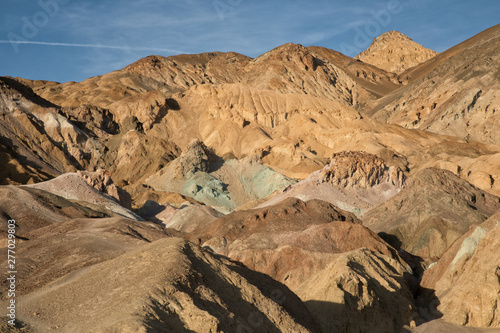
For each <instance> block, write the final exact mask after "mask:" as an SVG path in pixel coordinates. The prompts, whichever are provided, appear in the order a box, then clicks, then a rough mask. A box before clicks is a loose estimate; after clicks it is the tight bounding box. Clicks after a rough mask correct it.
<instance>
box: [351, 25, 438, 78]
mask: <svg viewBox="0 0 500 333" xmlns="http://www.w3.org/2000/svg"><path fill="white" fill-rule="evenodd" d="M436 54H437V52H435V51H433V50H430V49H428V48H425V47H423V46H422V45H420V44H418V43H416V42H414V41H413V40H412V39H411V38H410V37H408V36H406V35H405V34H402V33H401V32H399V31H388V32H386V33H384V34H382V35H380V36H378V37H376V38H374V39H373V43H372V45H370V47H369V48H368V49H366V50H365V51H363V52H361V53H360V54H358V55H357V56H356V57H355V58H356V59H359V60H361V61H364V62H366V63H369V64H371V65H374V66H377V67H379V68H382V69H385V70H386V71H389V72H393V73H397V74H399V73H402V72H404V71H405V70H407V69H409V68H412V67H414V66H416V65H418V64H420V63H422V62H424V61H427V60H429V59H430V58H432V57H434V56H435V55H436Z"/></svg>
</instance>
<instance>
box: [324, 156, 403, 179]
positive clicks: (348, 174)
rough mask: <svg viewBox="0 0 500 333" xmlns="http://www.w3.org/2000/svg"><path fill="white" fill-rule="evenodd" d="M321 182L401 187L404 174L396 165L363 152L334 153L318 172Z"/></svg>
mask: <svg viewBox="0 0 500 333" xmlns="http://www.w3.org/2000/svg"><path fill="white" fill-rule="evenodd" d="M320 178H321V181H322V182H329V183H332V184H334V185H337V186H341V187H349V188H352V187H359V188H368V187H374V186H376V185H380V184H382V183H388V184H392V185H394V186H396V187H400V188H402V187H403V184H404V180H405V178H406V177H405V175H404V174H403V171H402V170H401V169H399V168H398V167H389V166H387V165H386V164H385V163H384V161H383V160H382V159H380V158H379V157H377V156H374V155H371V154H367V153H364V152H352V151H346V152H341V153H337V154H334V155H333V157H332V160H331V162H330V164H328V165H327V166H326V167H324V168H323V169H322V170H321V172H320Z"/></svg>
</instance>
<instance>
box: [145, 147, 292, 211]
mask: <svg viewBox="0 0 500 333" xmlns="http://www.w3.org/2000/svg"><path fill="white" fill-rule="evenodd" d="M294 182H295V180H293V179H291V178H288V177H286V176H284V175H282V174H280V173H278V172H276V171H274V170H272V169H271V168H269V167H267V166H264V165H263V164H262V162H261V161H260V160H259V159H258V157H257V156H249V157H247V158H245V159H242V160H236V159H231V160H227V161H226V160H224V159H223V158H221V157H219V156H217V155H216V154H215V153H214V152H213V150H212V149H211V148H209V147H207V146H206V145H205V144H204V143H203V142H201V141H199V140H194V141H192V142H191V143H190V144H189V145H188V147H187V148H186V149H185V150H184V151H183V152H182V154H181V155H180V156H179V157H178V158H177V159H176V160H174V161H172V162H171V163H170V164H168V165H167V166H166V167H164V168H163V169H162V170H160V171H159V172H157V173H156V174H154V175H152V176H151V177H149V178H148V179H146V183H147V184H148V185H150V186H151V187H153V188H154V189H156V190H160V191H169V192H176V193H180V194H182V195H186V196H189V197H192V198H194V199H195V200H197V201H200V202H203V203H205V204H208V205H211V206H215V207H219V209H221V210H223V211H227V210H232V209H234V208H236V207H238V206H239V205H241V204H243V203H245V202H247V201H250V200H255V199H261V198H265V197H267V196H268V195H270V194H271V193H273V192H274V191H277V190H280V189H283V188H284V187H286V186H288V185H290V184H293V183H294Z"/></svg>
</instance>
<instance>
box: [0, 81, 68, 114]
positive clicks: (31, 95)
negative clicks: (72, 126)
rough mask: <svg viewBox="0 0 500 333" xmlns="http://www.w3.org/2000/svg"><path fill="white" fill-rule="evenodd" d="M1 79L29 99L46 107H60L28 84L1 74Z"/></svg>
mask: <svg viewBox="0 0 500 333" xmlns="http://www.w3.org/2000/svg"><path fill="white" fill-rule="evenodd" d="M0 80H1V81H3V82H4V83H5V84H6V85H8V86H10V87H11V88H13V89H14V90H16V91H17V92H19V93H20V94H21V95H22V96H23V97H24V98H26V99H27V100H29V101H31V102H33V103H35V104H38V105H40V106H43V107H46V108H56V109H59V106H58V105H56V104H53V103H51V102H49V101H48V100H46V99H44V98H42V97H41V96H39V95H37V94H36V93H35V92H34V91H33V89H31V88H30V87H28V86H27V85H25V84H23V83H21V82H19V81H17V80H15V79H13V78H11V77H8V76H1V77H0Z"/></svg>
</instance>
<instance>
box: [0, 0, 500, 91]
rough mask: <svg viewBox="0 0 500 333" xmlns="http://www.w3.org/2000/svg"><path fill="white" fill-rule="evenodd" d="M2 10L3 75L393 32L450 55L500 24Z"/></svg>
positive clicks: (251, 52) (347, 48) (99, 8)
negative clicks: (446, 51)
mask: <svg viewBox="0 0 500 333" xmlns="http://www.w3.org/2000/svg"><path fill="white" fill-rule="evenodd" d="M0 8H1V10H0V75H10V76H14V77H24V78H30V79H45V80H53V81H59V82H65V81H81V80H84V79H85V78H88V77H90V76H95V75H100V74H104V73H107V72H110V71H113V70H116V69H120V68H123V67H124V66H126V65H128V64H130V63H132V62H134V61H136V60H138V59H140V58H142V57H145V56H148V55H151V54H158V55H163V56H169V55H174V54H179V53H199V52H206V51H235V52H240V53H243V54H245V55H248V56H251V57H256V56H258V55H259V54H262V53H264V52H266V51H269V50H271V49H272V48H274V47H276V46H279V45H281V44H284V43H288V42H293V43H300V44H303V45H304V46H309V45H319V46H324V47H328V48H332V49H334V50H338V51H341V52H343V53H345V54H347V55H350V56H354V55H355V54H356V53H357V52H358V51H361V50H363V49H365V48H367V47H368V46H369V44H370V42H371V40H372V39H373V37H375V36H376V35H379V34H381V33H383V32H386V31H389V30H398V31H400V32H402V33H404V34H406V35H408V36H409V37H411V38H412V39H413V40H415V41H416V42H418V43H420V44H422V45H424V46H426V47H429V48H431V49H434V50H436V51H438V52H441V51H444V50H446V49H447V48H449V47H451V46H453V45H455V44H457V43H459V42H461V41H463V40H465V39H467V38H469V37H471V36H473V35H475V34H477V33H479V32H481V31H482V30H484V29H487V28H489V27H491V26H493V25H496V24H498V23H500V16H499V13H500V1H497V0H476V1H470V0H469V1H453V0H439V1H436V0H381V1H378V0H359V1H353V0H350V1H327V0H317V1H310V0H276V1H273V0H268V1H261V0H177V1H171V0H113V1H112V0H99V1H84V0H2V4H1V5H0ZM11 41H14V44H13V43H11Z"/></svg>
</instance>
